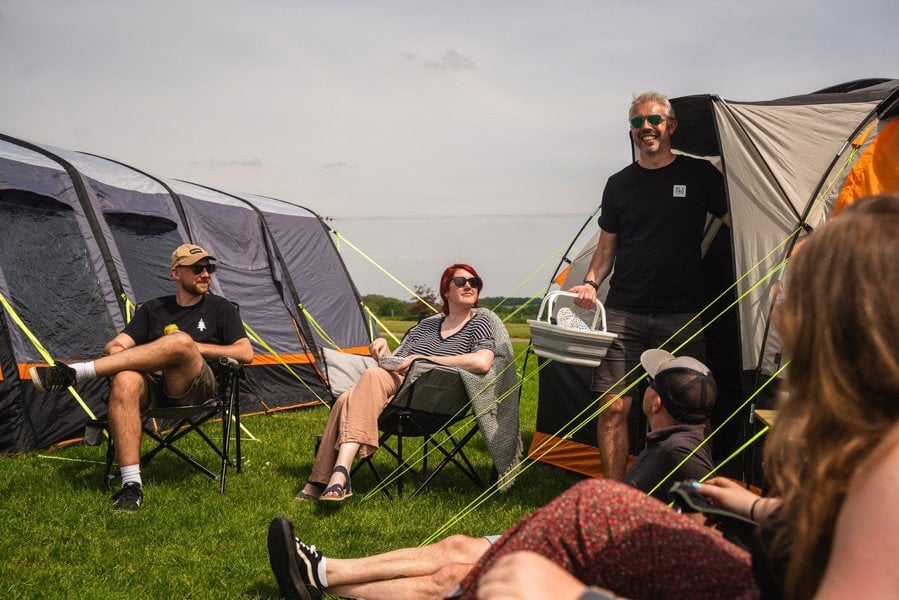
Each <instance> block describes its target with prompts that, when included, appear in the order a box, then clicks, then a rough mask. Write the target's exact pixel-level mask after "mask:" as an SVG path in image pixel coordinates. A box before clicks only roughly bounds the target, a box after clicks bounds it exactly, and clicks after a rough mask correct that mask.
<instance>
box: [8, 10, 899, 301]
mask: <svg viewBox="0 0 899 600" xmlns="http://www.w3.org/2000/svg"><path fill="white" fill-rule="evenodd" d="M866 77H899V7H897V5H896V1H895V0H872V1H868V0H855V1H853V2H846V1H845V0H843V1H839V2H838V1H834V0H817V1H801V2H790V1H789V0H781V1H769V0H754V1H749V0H740V1H732V0H718V1H708V2H700V1H691V0H669V1H667V2H649V1H644V2H623V1H622V2H613V1H611V0H607V1H599V0H594V1H586V0H582V1H566V0H553V1H547V2H536V1H522V0H518V1H512V0H508V1H506V0H501V1H500V0H497V1H490V0H477V1H455V2H450V1H427V0H421V1H412V0H409V1H399V0H391V1H377V0H369V1H362V0H358V1H345V2H342V1H339V0H333V1H326V0H319V1H305V0H279V1H265V0H258V1H252V2H251V1H249V0H245V1H238V0H202V1H201V0H177V1H174V0H171V1H170V0H153V1H152V2H149V1H146V2H133V1H122V0H118V1H114V0H78V1H77V2H72V1H65V0H0V81H2V86H3V91H2V93H0V132H3V133H6V134H8V135H12V136H15V137H20V138H24V139H26V140H29V141H33V142H38V143H44V144H49V145H53V146H58V147H62V148H67V149H70V150H85V151H89V152H93V153H96V154H101V155H105V156H109V157H112V158H115V159H117V160H120V161H122V162H125V163H128V164H131V165H133V166H135V167H138V168H140V169H142V170H145V171H149V172H152V173H154V174H156V175H160V176H164V177H168V178H178V179H186V180H189V181H193V182H196V183H201V184H204V185H209V186H212V187H216V188H219V189H223V190H225V191H229V192H247V193H256V194H262V195H268V196H274V197H278V198H281V199H284V200H287V201H290V202H294V203H297V204H301V205H303V206H305V207H307V208H309V209H311V210H313V211H315V212H317V213H318V214H320V215H323V216H327V217H332V218H333V221H331V224H332V226H333V227H334V228H335V229H336V230H337V231H339V232H340V233H341V234H342V235H343V236H344V237H345V238H346V239H347V240H348V241H349V242H351V243H352V244H354V245H356V246H358V247H359V248H360V249H361V250H362V251H364V252H365V253H366V254H367V255H368V256H370V257H371V258H372V259H374V260H375V261H377V262H378V263H379V264H380V265H382V266H383V267H384V268H385V269H386V270H388V271H389V272H390V273H391V274H393V275H394V276H395V277H396V278H398V279H399V280H401V281H403V282H404V283H406V284H407V285H408V286H409V287H412V286H414V285H415V284H418V283H424V284H427V285H431V286H434V285H435V284H436V280H437V277H438V276H439V274H440V272H441V270H442V269H443V267H445V266H446V265H447V264H449V263H450V262H455V261H463V262H470V263H472V264H473V265H475V266H476V267H477V268H478V269H479V271H480V272H481V275H482V276H483V277H484V279H485V281H486V289H485V290H484V293H485V294H486V295H490V296H501V295H506V294H508V293H511V292H513V291H514V290H517V291H516V292H514V295H519V296H520V295H526V294H530V293H533V292H535V291H536V290H538V289H539V288H542V287H543V286H544V285H545V284H546V283H547V279H548V278H549V276H550V275H551V272H552V270H553V269H554V267H555V265H556V264H557V262H558V251H559V250H560V249H561V248H562V247H564V246H565V245H566V242H567V241H568V240H569V239H570V237H571V236H572V235H573V234H574V233H575V232H576V230H577V229H578V228H579V227H580V225H581V224H582V223H583V222H584V220H585V219H586V218H587V216H588V215H589V214H590V213H591V212H592V211H593V210H594V208H595V207H596V204H597V203H598V201H599V198H600V195H601V192H602V186H603V184H604V182H605V180H606V178H607V177H608V176H609V175H610V174H612V173H613V172H615V171H617V170H619V169H620V168H622V167H623V166H624V165H625V164H626V163H627V161H629V160H630V150H629V146H628V142H627V124H626V117H627V108H628V105H629V103H630V100H631V98H632V96H633V94H635V93H638V92H641V91H644V90H647V89H657V90H659V91H663V92H665V93H667V94H668V95H669V96H672V97H675V96H681V95H687V94H701V93H713V94H719V95H721V96H723V97H725V98H728V99H731V100H768V99H772V98H778V97H783V96H789V95H794V94H801V93H806V92H810V91H814V90H816V89H820V88H823V87H826V86H829V85H832V84H835V83H840V82H843V81H849V80H853V79H860V78H866ZM342 250H343V254H344V258H345V260H346V261H347V264H348V265H349V268H350V272H351V274H352V275H353V278H354V279H355V281H356V283H357V285H358V287H359V289H360V290H361V291H362V292H363V293H379V294H384V295H388V296H395V297H399V298H406V297H408V294H407V293H406V292H405V291H404V290H403V289H402V288H400V287H399V286H398V285H397V284H396V283H394V282H393V281H392V280H391V279H390V278H388V277H387V276H385V275H384V274H383V273H381V271H379V270H378V269H377V268H375V267H373V266H371V265H370V264H369V263H368V262H367V261H365V260H363V259H362V258H360V257H359V255H358V254H356V252H355V251H353V250H351V249H350V248H349V247H347V246H346V245H343V246H342ZM541 265H545V266H544V267H542V268H540V267H541ZM535 271H536V274H535V275H534V276H533V277H531V278H530V279H528V277H529V276H531V275H532V274H533V273H534V272H535Z"/></svg>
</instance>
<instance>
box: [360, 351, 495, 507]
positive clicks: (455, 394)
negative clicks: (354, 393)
mask: <svg viewBox="0 0 899 600" xmlns="http://www.w3.org/2000/svg"><path fill="white" fill-rule="evenodd" d="M462 421H466V422H467V425H465V426H463V427H462V432H463V433H462V435H461V437H459V435H458V432H455V433H454V432H453V431H452V430H451V427H452V426H453V425H456V424H457V423H460V422H462ZM378 428H379V429H380V430H381V437H380V439H379V440H378V444H379V445H380V447H381V449H383V450H386V451H387V452H388V453H389V454H390V455H392V456H393V458H395V459H396V463H397V467H398V468H399V470H400V471H399V475H398V477H397V494H398V495H399V496H402V495H403V473H404V472H405V471H406V470H410V471H412V472H414V473H417V474H418V475H420V476H421V477H423V481H422V482H421V484H420V485H419V486H418V488H417V489H416V490H415V492H414V493H413V494H412V495H413V496H415V495H416V494H418V493H419V492H421V491H422V490H423V489H424V488H425V486H427V485H428V483H430V482H431V480H433V479H434V477H436V476H437V474H438V473H440V472H441V471H442V470H443V469H444V467H446V466H447V465H449V464H450V463H452V464H454V465H455V466H456V467H458V469H459V470H460V471H461V472H462V473H464V474H465V475H466V476H467V477H468V478H469V479H470V480H471V481H473V482H474V484H475V485H476V486H478V487H479V488H480V489H484V487H485V485H484V483H483V481H482V480H481V478H480V477H479V476H478V474H477V472H476V471H475V469H474V467H473V466H472V464H471V461H470V460H469V459H468V457H467V456H466V455H465V452H464V448H465V445H466V444H467V443H468V442H469V441H470V440H471V439H472V438H473V437H474V436H475V434H476V433H477V432H478V425H477V423H476V422H474V410H473V408H472V406H471V400H470V398H469V397H468V392H467V391H466V389H465V384H464V383H463V381H462V377H461V375H460V374H459V369H455V368H452V367H444V366H441V365H438V364H436V363H433V362H431V361H428V360H425V359H417V360H415V361H413V363H412V366H411V367H410V368H409V373H408V375H407V376H406V379H405V381H403V385H402V386H400V389H399V390H398V391H397V393H396V395H395V396H394V397H393V399H392V400H391V401H390V404H388V405H387V407H386V408H385V409H384V411H383V412H382V413H381V415H380V417H379V418H378ZM411 437H419V438H422V459H421V463H422V468H421V469H420V470H416V469H414V468H413V467H412V466H411V465H410V464H409V463H408V462H407V461H406V460H405V458H404V455H403V449H404V447H403V442H404V441H405V440H406V439H407V438H411ZM391 438H396V441H395V444H396V447H395V448H394V447H391V446H390V445H389V444H388V443H387V442H388V441H389V440H390V439H391ZM429 447H432V448H436V449H437V450H438V451H439V452H440V453H441V454H442V456H443V460H442V461H441V462H440V464H438V465H437V467H436V468H435V469H434V470H433V471H430V472H429V471H428V463H427V457H428V448H429ZM362 464H367V465H368V467H369V468H370V469H371V471H372V473H373V474H374V476H375V478H376V479H377V480H378V483H379V484H383V482H384V479H383V477H381V474H380V473H379V472H378V469H377V467H376V466H375V464H374V462H373V461H372V457H371V456H369V457H367V458H365V459H363V460H362V461H360V462H359V464H357V465H356V468H357V469H358V468H360V467H361V466H362ZM383 491H384V493H385V494H386V495H387V497H388V498H390V497H391V496H390V492H389V491H388V490H387V488H386V486H385V487H383Z"/></svg>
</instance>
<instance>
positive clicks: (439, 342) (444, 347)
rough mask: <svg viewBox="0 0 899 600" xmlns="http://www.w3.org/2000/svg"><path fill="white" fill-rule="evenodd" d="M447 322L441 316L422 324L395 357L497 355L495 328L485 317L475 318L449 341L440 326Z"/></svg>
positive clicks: (478, 316)
mask: <svg viewBox="0 0 899 600" xmlns="http://www.w3.org/2000/svg"><path fill="white" fill-rule="evenodd" d="M445 318H446V316H445V315H443V314H439V315H434V316H431V317H427V318H425V319H422V320H421V321H419V322H418V325H416V326H415V327H413V328H412V329H410V330H409V333H407V334H406V337H405V338H403V343H402V344H400V345H399V347H398V348H397V349H396V351H395V352H394V353H393V354H394V356H409V355H410V354H422V355H424V356H458V355H460V354H468V353H470V352H477V351H478V350H490V351H491V352H496V342H494V339H493V327H492V325H491V323H490V320H489V319H488V318H487V317H486V316H485V315H482V314H478V315H475V316H474V317H473V318H472V319H470V320H469V321H468V322H467V323H465V325H463V326H462V329H460V330H459V331H457V332H456V333H454V334H453V335H451V336H449V337H448V338H446V339H444V338H443V337H442V336H441V335H440V326H441V325H443V320H444V319H445Z"/></svg>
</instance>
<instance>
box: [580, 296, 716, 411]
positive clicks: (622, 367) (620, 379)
mask: <svg viewBox="0 0 899 600" xmlns="http://www.w3.org/2000/svg"><path fill="white" fill-rule="evenodd" d="M695 316H696V313H649V314H642V313H632V312H628V311H624V310H619V309H616V308H607V309H606V320H607V325H606V329H608V331H610V332H612V333H617V334H618V337H617V338H615V341H613V342H612V345H611V346H609V350H608V352H606V355H605V357H604V358H603V359H602V362H601V363H599V366H598V367H596V369H594V370H593V385H592V387H591V388H590V389H591V390H592V391H593V392H595V393H597V394H606V393H612V394H619V393H621V394H623V395H628V396H636V395H637V390H636V389H635V388H636V385H634V386H632V387H630V388H629V387H628V386H631V385H632V384H634V383H635V382H636V381H637V380H638V379H640V377H642V376H643V374H644V371H643V369H642V367H640V355H641V354H643V352H644V351H646V350H649V349H651V348H662V349H663V350H668V351H669V352H674V353H675V354H677V355H678V356H680V355H685V356H692V357H693V358H696V359H697V360H702V361H704V360H705V337H704V336H703V334H702V331H701V330H702V321H701V320H700V319H698V318H697V319H696V320H694V321H693V322H692V323H690V324H689V325H686V323H687V322H688V321H690V319H692V318H693V317H695ZM675 334H676V335H675ZM672 336H674V337H673V338H672V339H671V341H667V340H668V338H671V337H672ZM691 338H692V339H691ZM688 339H689V340H690V341H689V342H687V340H688ZM666 342H667V343H666ZM684 342H686V343H685V345H684V346H683V347H682V348H680V349H679V350H676V351H675V348H678V346H680V345H681V344H683V343H684ZM663 344H664V346H663ZM634 367H636V368H634ZM625 390H627V391H626V392H625Z"/></svg>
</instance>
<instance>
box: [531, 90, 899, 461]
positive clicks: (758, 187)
mask: <svg viewBox="0 0 899 600" xmlns="http://www.w3.org/2000/svg"><path fill="white" fill-rule="evenodd" d="M671 103H672V106H673V107H674V109H675V113H676V116H677V120H678V129H677V132H676V133H675V135H674V136H673V138H672V146H673V148H674V150H675V151H676V152H683V153H686V154H690V155H693V156H699V157H704V158H707V159H709V160H711V161H713V162H714V163H716V164H718V165H720V167H721V169H722V170H723V173H724V177H725V185H726V190H727V196H728V202H729V206H730V213H731V216H732V220H733V231H732V232H731V233H728V232H727V231H726V228H725V229H724V230H719V229H718V225H717V224H715V223H710V227H709V231H708V235H707V239H706V244H705V247H706V248H708V251H707V252H706V254H705V258H704V263H705V264H704V267H703V276H704V278H705V282H704V287H705V288H706V289H705V290H704V292H705V295H706V297H707V299H708V300H709V302H712V301H713V300H715V299H716V298H718V297H719V295H721V294H722V293H724V296H723V297H722V298H720V299H719V300H718V301H717V302H715V304H714V305H713V306H712V307H711V308H710V309H709V310H707V311H706V313H705V314H704V318H705V319H706V321H711V320H712V318H713V317H715V316H716V315H718V314H719V313H722V316H721V317H720V318H718V319H717V320H716V321H715V323H714V324H712V325H711V326H710V327H709V329H708V330H707V331H706V335H707V343H708V345H709V348H708V352H707V356H708V361H707V362H708V363H709V366H710V367H711V368H712V369H713V371H714V372H715V376H716V379H718V381H719V386H720V387H721V388H722V390H721V393H720V394H719V397H720V400H719V409H718V410H717V413H718V414H717V415H716V417H715V418H714V419H713V421H717V422H720V421H722V420H723V419H724V418H725V417H726V416H728V415H730V414H731V413H732V412H733V410H734V409H736V408H737V407H738V406H740V405H741V404H743V400H744V398H748V397H749V395H751V394H752V393H753V392H754V391H755V390H756V389H757V388H758V387H759V386H760V385H761V384H762V383H763V382H764V381H765V380H766V379H767V377H768V376H769V375H771V374H773V373H775V372H776V371H777V368H778V366H779V363H780V360H781V356H780V348H779V342H778V340H777V337H776V335H774V332H773V331H772V329H771V327H770V321H769V319H770V314H771V308H772V300H773V299H772V297H771V295H772V288H773V286H774V284H775V282H776V281H777V280H778V277H779V274H780V271H781V269H780V265H781V264H783V261H784V259H785V258H786V257H787V256H789V252H790V250H791V249H792V246H793V244H794V243H795V241H796V240H797V239H798V237H799V236H801V235H803V234H804V233H805V232H807V231H811V230H813V229H814V228H815V227H818V226H819V225H820V224H821V223H823V222H824V221H825V220H826V219H827V218H828V217H830V216H831V215H832V214H833V211H834V207H835V205H838V204H839V203H840V202H851V201H852V200H854V199H855V198H857V197H858V196H859V195H862V194H866V193H872V192H880V191H899V118H897V117H899V80H897V79H865V80H859V81H852V82H848V83H844V84H839V85H835V86H832V87H828V88H826V89H822V90H819V91H817V92H813V93H810V94H804V95H801V96H791V97H787V98H781V99H778V100H769V101H763V102H734V101H730V100H725V99H723V98H721V97H719V96H713V95H697V96H686V97H681V98H674V99H672V100H671ZM599 210H601V208H600V209H599ZM595 217H596V214H594V215H591V217H590V218H589V220H588V222H587V224H585V226H584V228H582V230H581V234H583V236H589V234H590V229H591V227H593V228H594V229H595ZM579 235H580V234H579ZM597 236H598V232H595V233H594V234H593V237H592V239H590V240H589V241H588V242H586V243H585V244H583V245H582V246H580V245H579V244H580V242H579V241H577V240H576V241H575V242H574V243H573V244H572V246H571V248H569V251H568V253H567V254H566V256H565V257H564V258H563V260H562V262H561V263H560V265H559V268H558V269H557V271H556V273H555V274H554V276H553V282H554V284H555V285H557V286H560V287H561V288H563V289H567V288H568V287H570V286H571V285H575V284H577V283H580V281H581V280H582V279H583V275H584V273H585V272H586V270H587V268H588V263H589V261H590V257H591V256H592V253H593V249H594V248H595V246H596V239H597ZM576 247H577V248H576ZM734 280H736V286H735V287H734V288H733V290H732V291H731V292H727V293H725V291H726V290H727V289H728V288H729V287H730V285H731V284H732V283H733V282H734ZM551 289H556V288H555V286H551ZM737 298H740V302H739V304H738V306H737V308H736V309H734V310H730V311H727V310H724V309H726V308H727V306H728V305H729V304H730V303H731V302H733V301H736V299H737ZM722 311H723V312H722ZM588 386H589V372H588V370H587V369H585V368H583V367H572V366H570V365H564V364H561V363H554V364H551V365H547V367H546V368H544V369H543V370H542V371H541V372H540V400H539V405H538V415H537V428H536V429H537V431H536V433H535V436H534V443H533V444H532V446H531V451H532V452H533V453H536V454H537V455H540V456H542V458H541V460H544V461H545V462H548V463H551V464H556V465H558V466H562V467H565V468H569V469H572V470H575V471H579V472H582V473H587V474H591V475H599V474H600V471H599V461H598V451H597V449H596V432H595V419H594V420H591V421H589V422H587V423H582V422H578V423H575V424H570V421H571V420H572V418H573V417H574V416H575V415H577V414H578V413H580V412H581V410H582V409H583V408H584V407H585V406H587V405H588V404H589V403H590V402H592V401H593V400H594V399H595V394H593V393H592V392H590V390H589V387H588ZM635 404H636V403H635ZM749 406H750V405H747V408H746V411H747V412H748V410H749ZM747 421H748V415H747V414H743V415H740V418H739V419H735V420H734V421H732V423H735V424H736V425H737V427H736V429H730V430H726V431H722V432H721V439H720V440H716V441H717V442H718V444H716V448H719V447H722V448H723V449H724V450H725V451H726V450H729V449H730V448H731V447H732V446H733V445H734V443H735V442H736V441H739V440H737V439H735V438H738V437H739V436H740V433H739V430H740V427H741V423H746V422H747ZM631 437H632V438H634V437H635V436H631ZM551 446H553V448H552V450H551V451H549V452H548V453H547V452H546V450H547V449H548V448H550V447H551ZM635 450H638V448H634V447H633V446H632V451H635ZM719 454H720V453H719Z"/></svg>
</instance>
